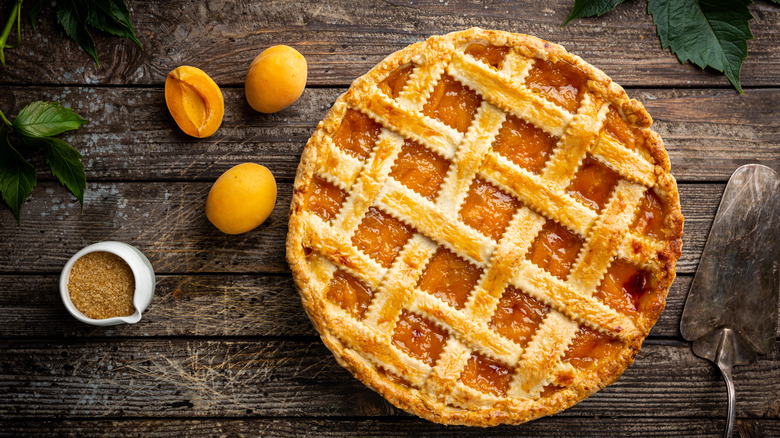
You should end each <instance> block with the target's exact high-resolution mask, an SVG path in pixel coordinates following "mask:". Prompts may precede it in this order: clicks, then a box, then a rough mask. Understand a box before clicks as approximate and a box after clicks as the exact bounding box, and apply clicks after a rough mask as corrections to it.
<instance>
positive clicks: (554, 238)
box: [528, 220, 582, 280]
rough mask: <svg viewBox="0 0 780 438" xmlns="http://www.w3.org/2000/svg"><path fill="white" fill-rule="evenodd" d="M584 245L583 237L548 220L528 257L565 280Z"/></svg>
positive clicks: (532, 245)
mask: <svg viewBox="0 0 780 438" xmlns="http://www.w3.org/2000/svg"><path fill="white" fill-rule="evenodd" d="M581 247H582V239H580V237H579V236H577V235H576V234H574V233H572V232H571V231H569V230H567V229H566V228H564V227H563V226H561V225H560V224H558V223H557V222H555V221H551V220H548V221H547V222H546V223H545V224H544V227H543V228H542V231H540V232H539V235H538V236H536V239H534V242H533V243H532V244H531V250H530V251H529V252H528V259H529V260H531V261H532V262H533V263H534V264H536V266H538V267H540V268H542V269H546V270H547V271H548V272H549V273H550V274H552V275H554V276H556V277H558V278H560V279H561V280H565V279H566V276H567V275H569V270H570V269H571V266H572V265H573V264H574V260H575V259H576V258H577V254H578V253H579V252H580V248H581Z"/></svg>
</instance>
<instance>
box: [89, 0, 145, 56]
mask: <svg viewBox="0 0 780 438" xmlns="http://www.w3.org/2000/svg"><path fill="white" fill-rule="evenodd" d="M88 1H90V0H88ZM90 3H92V6H91V7H90V9H89V12H88V13H87V23H89V25H90V26H92V27H94V28H96V29H100V30H102V31H104V32H108V33H110V34H112V35H116V36H119V37H123V38H128V39H130V40H131V41H132V42H134V43H135V44H136V45H137V46H138V47H141V48H143V46H141V43H140V42H139V41H138V39H137V38H136V37H135V32H134V31H133V25H132V24H131V23H130V11H129V10H128V9H127V6H126V5H125V4H124V2H123V1H116V0H105V1H95V0H91V1H90Z"/></svg>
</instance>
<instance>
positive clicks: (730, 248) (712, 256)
mask: <svg viewBox="0 0 780 438" xmlns="http://www.w3.org/2000/svg"><path fill="white" fill-rule="evenodd" d="M779 290H780V177H778V175H777V173H775V172H774V171H773V170H772V169H770V168H768V167H766V166H761V165H758V164H748V165H745V166H742V167H740V168H739V169H737V170H736V171H735V172H734V174H733V175H731V179H729V183H728V185H727V186H726V191H725V192H724V193H723V199H721V201H720V207H718V213H717V214H716V215H715V221H714V222H713V224H712V229H711V230H710V236H709V238H707V244H706V245H705V247H704V252H703V253H702V256H701V261H700V262H699V267H698V269H696V276H695V277H694V278H693V284H691V289H690V291H689V292H688V299H687V301H686V302H685V309H684V310H683V316H682V322H681V323H680V331H681V332H682V335H683V337H684V338H685V339H687V340H689V341H693V352H694V353H695V354H696V355H697V356H700V357H703V358H705V359H709V360H711V361H713V362H715V364H716V365H717V366H718V368H720V371H721V373H722V374H723V378H724V379H725V380H726V389H727V391H728V420H727V423H726V434H725V436H726V437H729V438H730V437H731V435H732V432H733V430H734V421H735V419H736V405H735V404H736V395H735V393H734V382H733V381H732V378H731V368H732V367H733V366H734V365H746V364H749V363H751V362H753V360H755V358H756V353H760V354H766V353H769V352H770V351H772V349H773V347H774V344H775V334H776V331H777V300H778V291H779Z"/></svg>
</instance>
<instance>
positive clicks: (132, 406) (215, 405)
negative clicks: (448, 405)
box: [0, 339, 780, 419]
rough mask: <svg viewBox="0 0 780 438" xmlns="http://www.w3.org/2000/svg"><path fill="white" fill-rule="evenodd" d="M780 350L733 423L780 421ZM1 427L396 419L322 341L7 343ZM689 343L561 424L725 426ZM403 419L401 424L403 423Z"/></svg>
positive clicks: (754, 381)
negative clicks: (31, 422)
mask: <svg viewBox="0 0 780 438" xmlns="http://www.w3.org/2000/svg"><path fill="white" fill-rule="evenodd" d="M778 355H780V344H778V345H777V346H776V348H775V350H774V351H773V352H772V353H770V354H769V355H767V356H762V357H760V358H759V360H757V361H756V362H754V363H753V364H750V365H746V366H740V367H736V368H735V371H734V380H735V385H736V391H737V394H740V398H739V403H738V404H737V415H738V416H740V417H757V418H778V417H780V412H778V406H780V361H778ZM0 369H3V370H5V371H4V372H3V373H2V374H0V387H2V388H4V391H5V392H4V396H3V397H0V418H6V419H9V418H17V419H21V418H30V417H44V418H61V417H92V416H120V417H137V416H144V417H172V416H173V417H213V416H228V417H241V416H246V415H250V414H251V415H261V416H268V415H280V416H317V417H320V416H330V417H341V416H347V417H351V416H361V417H362V416H369V417H376V416H388V415H390V416H395V415H399V414H401V413H400V411H398V410H397V409H395V408H394V407H392V406H391V405H389V404H388V403H387V402H386V401H385V400H384V399H383V398H382V397H380V396H379V395H378V394H376V393H374V392H373V391H371V390H369V389H368V388H367V387H365V386H364V385H363V384H362V383H360V382H359V381H358V380H357V379H354V378H352V377H351V376H350V374H349V373H348V372H347V371H346V370H345V369H343V368H341V367H340V366H339V365H338V364H337V363H336V361H335V360H334V359H333V357H332V355H331V354H330V352H329V351H328V350H327V349H326V348H325V347H324V346H323V345H322V343H321V342H320V341H318V340H317V341H290V340H265V339H257V340H233V341H231V340H218V341H217V340H214V341H212V340H199V339H195V340H190V339H170V340H147V339H128V340H117V341H114V342H105V341H86V342H80V341H69V342H60V341H53V340H52V341H28V340H24V341H0ZM717 373H718V371H717V369H716V368H715V367H714V366H713V365H712V363H710V362H708V361H706V360H704V359H700V358H698V357H696V356H694V355H693V353H692V352H691V351H690V348H689V346H688V345H687V344H685V343H677V342H662V343H656V342H650V341H647V342H645V345H644V348H643V350H642V352H641V353H640V354H639V355H638V356H637V359H636V361H635V363H634V364H633V365H632V366H631V367H629V368H628V370H627V371H626V372H625V374H624V375H623V376H622V377H621V379H620V380H619V381H618V382H616V383H615V384H613V385H611V386H609V387H607V388H605V389H604V390H602V391H600V392H598V393H597V394H596V395H594V396H592V397H590V398H589V399H586V400H585V401H583V402H582V403H580V404H579V405H577V406H575V407H574V408H572V409H569V410H567V411H565V412H563V413H562V414H561V415H562V416H575V417H580V416H599V415H603V414H604V413H605V412H614V410H615V409H616V407H617V406H619V407H620V408H619V412H618V413H619V416H621V417H644V416H646V415H647V413H648V412H663V413H664V415H665V416H668V417H701V416H713V417H717V418H720V417H721V415H723V411H724V409H725V404H726V391H725V386H724V385H723V382H722V381H721V379H720V378H719V377H718V374H717ZM404 415H405V414H404Z"/></svg>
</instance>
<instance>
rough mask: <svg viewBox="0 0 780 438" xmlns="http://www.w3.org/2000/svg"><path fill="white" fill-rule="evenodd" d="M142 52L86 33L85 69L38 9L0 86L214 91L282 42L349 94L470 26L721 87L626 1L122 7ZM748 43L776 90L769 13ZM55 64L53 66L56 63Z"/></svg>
mask: <svg viewBox="0 0 780 438" xmlns="http://www.w3.org/2000/svg"><path fill="white" fill-rule="evenodd" d="M130 4H131V5H132V9H133V15H132V21H133V24H134V27H135V29H136V33H137V35H138V38H139V40H140V41H141V42H142V43H143V45H144V50H143V51H142V50H141V49H139V48H138V47H136V46H134V45H133V44H132V43H130V42H129V41H123V40H119V39H116V38H110V37H108V36H106V35H102V34H98V33H96V35H95V39H96V45H97V49H98V54H99V56H100V59H101V62H102V63H101V68H97V66H95V64H94V63H93V62H92V61H91V59H90V58H89V57H88V56H87V55H86V54H85V53H84V52H83V51H82V50H81V49H80V48H79V47H78V46H77V45H76V44H75V43H73V42H71V41H70V40H68V39H67V38H66V37H65V35H64V32H63V31H62V30H61V29H60V28H59V27H58V26H56V24H55V18H54V14H53V13H52V12H51V10H49V9H46V10H45V11H44V13H42V14H41V16H40V18H39V19H38V29H37V30H35V31H34V30H32V29H31V28H30V27H29V25H26V26H24V30H23V32H24V34H25V38H24V44H23V46H22V47H21V48H20V49H17V50H13V51H9V53H8V56H7V59H8V63H7V64H8V65H7V67H6V68H4V69H2V70H1V71H0V83H6V84H8V83H35V84H52V83H57V84H95V83H100V84H128V83H131V84H161V83H162V82H163V81H164V78H165V75H166V74H167V73H168V72H169V71H170V70H172V69H173V68H175V67H177V66H179V65H182V64H186V65H193V66H196V67H201V68H203V69H205V70H206V71H207V72H208V73H209V74H211V75H212V77H213V78H214V79H215V80H216V81H217V82H218V83H220V84H232V85H236V84H241V83H243V80H244V75H245V74H246V69H247V67H248V66H249V63H250V62H251V61H252V59H254V57H255V56H256V55H257V54H258V53H259V52H260V51H261V50H262V49H263V48H266V47H269V46H272V45H275V44H288V45H291V46H293V47H295V48H297V49H298V50H299V51H301V53H303V54H304V55H305V56H306V58H307V60H308V62H309V84H312V85H336V84H341V85H344V84H348V83H349V82H351V81H352V79H354V78H355V77H357V76H359V75H361V74H363V73H365V72H366V71H368V69H370V68H371V67H372V66H373V65H374V64H376V63H377V62H379V61H380V60H382V59H383V58H384V57H385V56H387V55H388V54H390V53H392V52H394V51H396V50H399V49H401V48H403V47H405V46H407V45H408V44H411V43H413V42H417V41H421V40H423V39H425V38H427V37H428V36H430V35H434V34H442V33H447V32H451V31H456V30H462V29H466V28H469V27H472V26H478V27H482V28H485V29H502V30H507V31H511V32H520V33H528V34H532V35H536V36H539V37H541V38H544V39H547V40H550V41H553V42H556V43H559V44H562V45H563V46H565V47H566V48H567V49H568V50H570V51H571V52H573V53H575V54H577V55H579V56H581V57H583V58H584V59H585V60H587V61H588V62H590V63H592V64H593V65H595V66H597V67H599V68H601V69H603V70H604V71H605V72H606V73H607V74H609V75H610V76H611V77H612V78H613V79H614V80H616V81H617V82H618V83H620V84H623V85H634V86H683V87H685V86H697V85H705V86H713V85H717V86H727V85H728V82H727V81H726V79H725V78H724V77H723V76H721V75H717V74H714V73H712V72H709V71H700V70H698V69H697V68H695V67H693V66H690V65H680V64H679V63H678V61H677V59H676V58H675V57H674V56H673V55H672V54H671V53H669V51H664V50H662V49H661V47H660V44H659V41H658V37H657V36H656V34H655V27H654V26H653V22H652V19H651V17H650V16H649V15H648V14H647V12H646V7H645V4H644V3H642V2H628V3H627V4H624V5H621V6H619V7H618V8H617V10H616V11H614V12H612V13H609V14H606V15H604V16H602V17H600V18H594V19H586V20H576V21H574V22H572V23H570V24H569V25H568V26H566V27H563V28H562V27H561V25H562V24H563V22H564V20H565V19H566V16H567V15H568V14H569V12H570V10H571V5H572V3H571V1H569V0H556V1H544V0H531V1H524V2H518V1H513V0H495V1H490V2H486V3H484V2H483V3H474V2H457V1H455V0H450V1H448V2H441V1H438V0H424V1H417V0H414V1H408V2H393V3H390V4H387V3H385V2H380V1H377V0H374V1H362V2H353V1H346V0H338V1H331V2H328V4H327V5H325V4H321V3H309V2H299V3H293V4H290V3H289V2H287V1H283V0H276V1H268V2H263V3H262V4H259V3H258V4H253V3H251V2H225V1H224V0H222V1H213V2H190V1H181V0H180V1H164V0H146V1H140V0H139V1H133V2H130ZM751 11H752V13H753V15H754V16H755V18H754V19H753V20H752V21H751V28H752V31H753V34H754V35H755V39H754V40H751V41H750V43H749V46H748V49H749V53H750V56H749V57H748V58H747V60H746V61H745V63H744V66H743V67H742V83H743V85H747V86H775V85H777V84H778V83H779V82H778V78H780V53H778V51H777V50H775V48H776V47H777V46H778V45H780V11H779V10H778V9H777V8H776V7H773V6H772V5H770V4H768V3H767V2H761V3H759V4H756V5H753V6H751ZM55 57H56V60H55Z"/></svg>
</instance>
